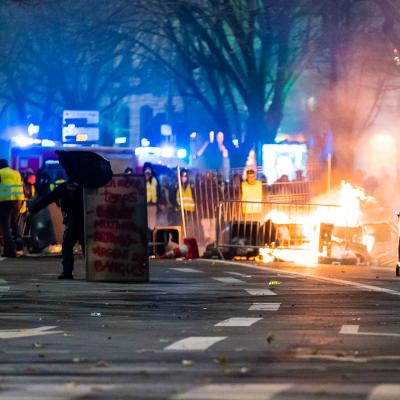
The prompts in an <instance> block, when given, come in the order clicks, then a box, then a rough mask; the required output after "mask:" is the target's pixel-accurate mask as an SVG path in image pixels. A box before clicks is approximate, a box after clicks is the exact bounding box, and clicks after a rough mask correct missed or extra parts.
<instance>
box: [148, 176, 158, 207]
mask: <svg viewBox="0 0 400 400" xmlns="http://www.w3.org/2000/svg"><path fill="white" fill-rule="evenodd" d="M146 191H147V204H157V179H156V178H151V181H150V182H148V181H147V182H146Z"/></svg>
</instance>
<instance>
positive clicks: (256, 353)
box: [0, 258, 400, 400]
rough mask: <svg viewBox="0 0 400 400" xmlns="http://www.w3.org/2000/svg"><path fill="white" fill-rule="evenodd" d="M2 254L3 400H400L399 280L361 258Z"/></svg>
mask: <svg viewBox="0 0 400 400" xmlns="http://www.w3.org/2000/svg"><path fill="white" fill-rule="evenodd" d="M58 264H59V259H57V258H20V259H16V260H3V261H1V262H0V399H1V400H6V399H7V400H8V399H10V400H11V399H12V400H16V399H18V400H21V399H31V400H32V399H33V400H39V399H40V400H47V399H85V400H86V399H87V400H91V399H174V400H196V399H197V400H199V399H201V400H222V399H224V400H225V399H227V400H228V399H236V400H250V399H251V400H268V399H272V400H283V399H289V400H299V399H303V400H309V399H329V400H332V399H368V400H377V399H382V400H394V399H396V400H397V399H400V375H399V373H400V278H396V277H395V276H394V270H379V269H374V268H369V267H361V266H355V267H354V266H353V267H350V266H319V267H312V268H300V267H289V266H287V265H283V264H281V265H274V266H268V267H265V266H256V265H254V264H251V265H250V266H249V265H246V264H244V263H243V264H240V263H236V264H235V263H220V262H218V261H217V262H214V261H204V260H201V261H188V262H186V261H152V262H151V270H150V273H151V282H150V283H148V284H115V283H113V284H111V283H90V282H86V281H85V280H84V278H83V277H84V271H83V263H82V261H80V262H78V265H77V268H76V270H77V272H76V277H77V279H76V280H74V281H58V280H57V279H56V277H57V275H58V273H59V269H60V267H59V265H58Z"/></svg>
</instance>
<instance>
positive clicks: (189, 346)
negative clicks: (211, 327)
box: [165, 336, 226, 351]
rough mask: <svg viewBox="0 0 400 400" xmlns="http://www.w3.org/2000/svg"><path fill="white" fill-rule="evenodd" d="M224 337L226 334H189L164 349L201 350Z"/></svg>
mask: <svg viewBox="0 0 400 400" xmlns="http://www.w3.org/2000/svg"><path fill="white" fill-rule="evenodd" d="M225 339H226V336H190V337H188V338H185V339H182V340H178V341H177V342H175V343H172V344H170V345H169V346H167V347H166V348H165V350H182V351H190V350H195V351H203V350H207V349H208V348H209V347H211V346H212V345H214V344H215V343H218V342H221V341H222V340H225Z"/></svg>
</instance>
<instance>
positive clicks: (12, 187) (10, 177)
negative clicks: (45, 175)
mask: <svg viewBox="0 0 400 400" xmlns="http://www.w3.org/2000/svg"><path fill="white" fill-rule="evenodd" d="M24 201H25V196H24V186H23V183H22V178H21V175H20V173H19V172H18V171H15V170H14V169H12V168H9V166H8V162H7V160H5V159H0V227H1V230H2V232H3V242H4V250H3V256H4V257H16V255H17V252H16V250H17V249H16V243H17V241H19V240H20V234H19V232H18V217H19V213H20V209H21V207H22V205H23V203H24Z"/></svg>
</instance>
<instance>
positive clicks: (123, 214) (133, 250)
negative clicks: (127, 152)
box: [84, 175, 149, 282]
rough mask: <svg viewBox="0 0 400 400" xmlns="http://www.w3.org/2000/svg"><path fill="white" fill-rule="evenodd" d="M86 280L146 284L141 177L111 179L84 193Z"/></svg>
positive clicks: (146, 258) (142, 177)
mask: <svg viewBox="0 0 400 400" xmlns="http://www.w3.org/2000/svg"><path fill="white" fill-rule="evenodd" d="M84 200H85V237H86V279H87V280H88V281H102V282H147V281H148V280H149V261H148V255H147V206H146V183H145V179H144V176H142V175H114V177H113V178H112V180H111V181H110V182H109V183H108V184H107V186H105V187H102V188H100V189H94V190H93V189H85V195H84Z"/></svg>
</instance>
